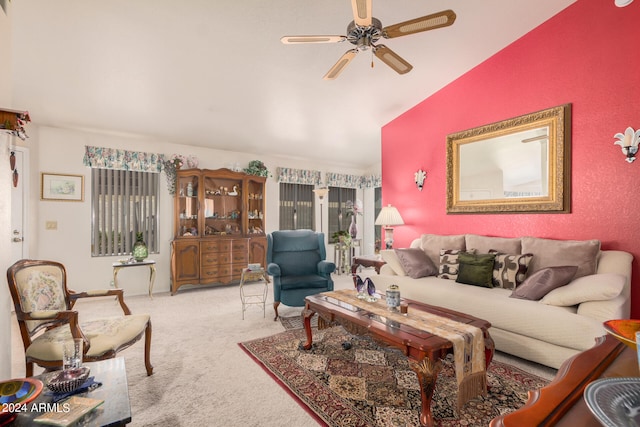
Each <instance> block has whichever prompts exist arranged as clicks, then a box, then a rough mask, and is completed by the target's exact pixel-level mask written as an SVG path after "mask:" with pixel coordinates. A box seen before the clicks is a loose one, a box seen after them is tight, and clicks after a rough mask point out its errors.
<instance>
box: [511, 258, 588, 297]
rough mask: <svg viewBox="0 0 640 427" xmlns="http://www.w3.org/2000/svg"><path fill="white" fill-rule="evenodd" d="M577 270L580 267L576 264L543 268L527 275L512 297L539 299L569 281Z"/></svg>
mask: <svg viewBox="0 0 640 427" xmlns="http://www.w3.org/2000/svg"><path fill="white" fill-rule="evenodd" d="M576 271H578V267H576V266H575V265H563V266H560V267H548V268H543V269H542V270H540V271H536V272H535V273H533V274H532V275H531V276H529V277H527V278H526V279H525V281H524V282H522V284H521V285H520V286H518V287H517V288H516V289H515V290H514V291H513V293H512V294H511V295H510V297H511V298H520V299H528V300H532V301H538V300H539V299H540V298H542V297H543V296H545V295H546V294H548V293H549V292H551V291H552V290H554V289H555V288H559V287H560V286H564V285H566V284H567V283H569V282H570V281H571V279H573V276H575V274H576Z"/></svg>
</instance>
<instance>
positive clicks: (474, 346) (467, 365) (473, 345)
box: [322, 290, 487, 409]
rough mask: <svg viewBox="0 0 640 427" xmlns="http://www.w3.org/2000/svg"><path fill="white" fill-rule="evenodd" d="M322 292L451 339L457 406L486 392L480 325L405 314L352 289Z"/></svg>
mask: <svg viewBox="0 0 640 427" xmlns="http://www.w3.org/2000/svg"><path fill="white" fill-rule="evenodd" d="M322 295H326V296H327V297H333V298H335V299H337V300H339V301H343V302H346V303H348V304H351V305H353V306H355V307H358V308H361V309H364V310H366V311H370V312H372V313H374V314H377V315H379V316H382V317H385V318H387V319H390V320H393V321H395V322H398V323H400V324H404V325H408V326H411V327H413V328H416V329H419V330H422V331H427V332H429V333H431V334H434V335H437V336H439V337H441V338H445V339H447V340H449V341H451V343H452V344H453V356H454V361H455V371H456V381H457V383H458V409H460V408H462V406H464V404H465V403H467V402H468V401H469V400H471V399H473V398H474V397H476V396H478V395H483V396H486V393H487V373H486V365H485V344H484V334H483V332H482V329H480V328H477V327H475V326H472V325H468V324H466V323H461V322H456V321H455V320H452V319H448V318H446V317H442V316H438V315H436V314H432V313H428V312H425V311H422V310H409V312H408V314H407V315H406V316H405V315H403V314H401V313H399V312H397V311H390V310H389V309H388V308H387V304H386V301H385V300H384V298H380V299H379V300H378V301H376V302H367V301H365V300H362V299H359V298H358V297H357V295H356V293H355V291H353V290H339V291H332V292H324V293H323V294H322ZM434 362H435V361H434Z"/></svg>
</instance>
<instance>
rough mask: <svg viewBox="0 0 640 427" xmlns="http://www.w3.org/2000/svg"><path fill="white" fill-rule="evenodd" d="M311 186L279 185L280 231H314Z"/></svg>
mask: <svg viewBox="0 0 640 427" xmlns="http://www.w3.org/2000/svg"><path fill="white" fill-rule="evenodd" d="M314 200H315V198H314V194H313V185H306V184H286V183H280V230H300V229H308V230H315V227H314V224H315V221H314V215H313V213H314V211H315V209H314Z"/></svg>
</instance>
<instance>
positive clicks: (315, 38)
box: [280, 36, 347, 44]
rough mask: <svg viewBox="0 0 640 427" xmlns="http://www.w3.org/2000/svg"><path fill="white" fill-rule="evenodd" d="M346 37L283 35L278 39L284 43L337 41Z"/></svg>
mask: <svg viewBox="0 0 640 427" xmlns="http://www.w3.org/2000/svg"><path fill="white" fill-rule="evenodd" d="M346 39H347V37H346V36H284V37H282V38H281V39H280V41H281V42H282V43H284V44H301V43H339V42H343V41H345V40H346Z"/></svg>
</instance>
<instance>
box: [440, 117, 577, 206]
mask: <svg viewBox="0 0 640 427" xmlns="http://www.w3.org/2000/svg"><path fill="white" fill-rule="evenodd" d="M570 206H571V104H565V105H560V106H558V107H553V108H549V109H546V110H542V111H538V112H535V113H531V114H526V115H523V116H520V117H515V118H512V119H508V120H503V121H501V122H497V123H492V124H489V125H485V126H480V127H477V128H474V129H469V130H465V131H461V132H457V133H453V134H451V135H448V136H447V213H515V212H521V213H525V212H526V213H530V212H565V213H566V212H570V209H571V207H570Z"/></svg>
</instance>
